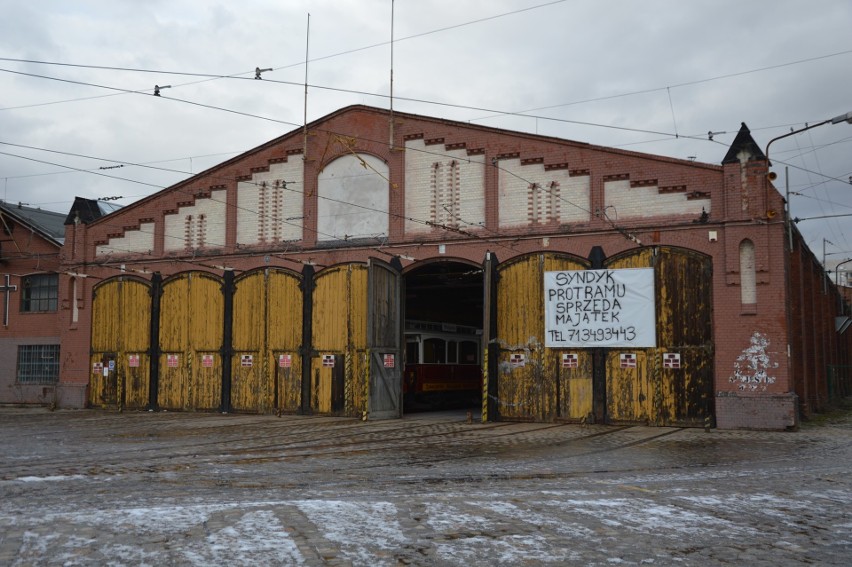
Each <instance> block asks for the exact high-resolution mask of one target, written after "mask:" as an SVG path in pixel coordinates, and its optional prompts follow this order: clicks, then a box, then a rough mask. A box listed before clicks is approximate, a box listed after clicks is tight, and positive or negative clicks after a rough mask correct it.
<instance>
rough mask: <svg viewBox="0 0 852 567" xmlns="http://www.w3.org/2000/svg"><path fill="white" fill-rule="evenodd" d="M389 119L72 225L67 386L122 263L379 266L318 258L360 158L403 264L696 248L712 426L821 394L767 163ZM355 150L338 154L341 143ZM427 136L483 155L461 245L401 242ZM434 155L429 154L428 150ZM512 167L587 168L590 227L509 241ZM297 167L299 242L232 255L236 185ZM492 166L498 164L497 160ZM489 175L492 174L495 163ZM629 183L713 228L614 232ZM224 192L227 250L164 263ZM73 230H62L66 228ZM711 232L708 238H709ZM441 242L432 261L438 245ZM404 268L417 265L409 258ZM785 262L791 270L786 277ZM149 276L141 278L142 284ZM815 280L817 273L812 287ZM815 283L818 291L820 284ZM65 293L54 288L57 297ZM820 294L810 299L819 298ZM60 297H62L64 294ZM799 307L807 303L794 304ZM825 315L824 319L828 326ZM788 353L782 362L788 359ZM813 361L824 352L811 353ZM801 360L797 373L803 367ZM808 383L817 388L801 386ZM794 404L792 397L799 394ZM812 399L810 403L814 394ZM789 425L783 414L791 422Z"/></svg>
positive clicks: (231, 167)
mask: <svg viewBox="0 0 852 567" xmlns="http://www.w3.org/2000/svg"><path fill="white" fill-rule="evenodd" d="M388 126H389V125H388V118H387V114H386V113H385V112H384V111H380V110H376V109H369V108H364V107H355V108H349V109H343V110H341V111H339V112H337V113H334V114H332V115H330V116H329V117H327V119H324V120H323V121H320V122H317V123H314V124H312V125H310V128H309V130H310V135H309V136H308V147H307V153H306V155H304V156H303V155H302V154H301V151H302V150H303V137H302V132H301V130H297V131H294V132H292V133H290V134H288V135H285V136H282V137H281V138H278V139H276V140H273V141H271V142H269V143H267V144H265V145H263V146H260V147H259V148H256V149H255V150H252V151H250V152H248V153H246V154H244V155H242V156H239V157H238V158H234V159H232V160H229V161H227V162H225V163H223V164H221V165H220V166H217V167H215V168H212V169H210V170H208V171H206V172H202V173H200V174H198V175H196V176H194V177H193V178H191V179H189V180H187V181H185V182H182V183H180V184H178V185H176V186H174V187H171V188H169V189H166V190H164V191H162V192H161V193H159V194H157V195H154V196H151V197H149V198H146V199H144V200H142V201H140V202H138V203H136V204H134V205H132V206H129V207H126V208H125V209H123V210H121V211H119V212H117V213H114V214H112V215H110V216H108V217H106V218H104V219H103V220H100V221H97V222H95V223H93V224H91V225H90V226H88V227H79V228H78V229H77V230H78V232H79V233H78V234H77V235H76V236H75V237H74V238H72V235H71V234H70V232H69V242H71V241H74V242H76V244H75V250H76V251H75V252H74V253H71V252H70V251H68V250H66V255H65V267H64V269H68V270H72V271H79V272H83V273H85V274H87V275H89V276H90V277H89V278H86V279H85V280H83V282H82V283H83V285H82V286H81V291H80V294H79V295H80V297H79V299H80V307H81V309H80V320H79V322H78V323H77V324H76V325H71V324H63V329H62V331H63V348H64V349H65V350H66V352H67V356H66V358H65V359H64V360H63V370H62V372H63V375H62V376H63V382H65V383H67V384H68V385H76V387H77V388H83V387H84V386H85V384H86V383H87V381H88V372H89V369H88V348H89V347H88V344H89V343H88V341H89V334H90V330H89V326H90V315H91V309H90V308H91V289H92V285H93V284H94V283H96V282H97V281H99V280H100V279H102V278H108V277H112V276H116V275H118V274H119V273H120V271H119V265H120V264H121V263H123V264H125V265H126V268H128V269H137V270H144V271H147V272H152V271H159V272H161V273H162V274H163V276H164V277H167V276H169V275H171V274H175V273H178V272H181V271H185V270H190V269H208V270H210V271H217V269H216V268H213V266H221V265H227V266H230V267H233V268H236V269H238V270H244V269H251V268H255V267H259V266H264V265H271V266H281V267H285V268H289V269H293V270H297V271H298V270H300V269H301V264H300V263H299V262H300V261H312V262H316V263H317V264H318V266H317V269H321V268H322V267H324V266H331V265H334V264H336V263H342V262H351V261H366V260H367V258H369V257H370V256H377V257H382V258H385V256H383V255H382V254H381V253H379V252H377V251H376V250H375V247H372V246H362V247H347V248H338V249H323V250H320V249H316V248H315V247H314V246H315V244H316V236H315V235H316V233H315V231H316V212H317V186H316V179H317V175H318V173H319V172H320V171H321V170H322V168H323V167H324V165H325V164H327V163H329V162H330V161H332V160H334V159H335V158H337V157H339V156H341V155H344V154H346V153H348V152H351V151H357V152H361V153H368V154H371V155H373V156H376V157H378V158H380V159H382V160H384V161H385V162H386V163H387V164H388V167H389V171H390V181H391V183H393V184H394V185H395V187H394V188H392V189H391V190H390V215H391V218H390V219H389V238H388V240H387V243H386V245H385V246H383V248H382V250H383V252H385V253H392V254H402V255H405V256H410V257H413V258H415V259H416V260H418V261H420V260H427V259H432V258H436V257H443V258H448V259H449V258H462V259H466V260H469V261H472V262H477V263H479V262H481V261H482V260H483V258H484V255H485V253H486V251H491V252H493V253H494V254H496V256H497V257H498V258H499V260H500V261H505V260H508V259H510V258H512V257H514V256H517V255H520V254H524V253H528V252H535V251H543V250H556V251H562V252H568V253H571V254H576V255H578V256H582V257H587V256H588V254H589V251H590V250H591V249H592V247H594V246H601V247H603V250H604V252H605V253H606V255H607V256H612V255H614V254H617V253H619V252H621V251H623V250H626V249H629V248H633V247H635V246H637V244H636V243H635V242H633V241H631V240H629V239H628V238H626V237H625V235H624V234H623V233H622V231H624V232H629V233H630V234H631V235H633V236H634V237H635V238H636V239H638V240H639V241H640V242H641V243H642V245H644V246H651V245H661V246H666V245H668V246H679V247H684V248H688V249H691V250H696V251H699V252H702V253H704V254H707V255H709V256H711V257H712V258H713V303H714V312H713V328H714V337H715V376H716V377H715V386H714V391H715V392H716V406H717V407H716V413H717V423H718V425H719V427H760V426H766V427H768V428H784V427H788V426H790V425H791V421H792V423H793V424H795V422H796V421H795V420H796V416H797V414H798V411H797V404H798V402H797V399H799V398H800V399H801V402H802V404H804V406H803V407H807V408H808V409H812V408H816V407H817V406H819V401H820V399H822V398H820V397H819V396H820V395H822V394H819V395H818V394H817V393H816V392H824V391H825V388H824V386H823V385H821V384H822V383H824V374H825V373H824V371H822V373H820V372H819V371H816V370H815V369H816V367H817V366H819V365H822V366H823V367H824V365H825V363H826V362H828V361H830V360H831V359H832V356H834V355H832V354H831V351H832V350H833V351H835V353H836V351H837V349H836V348H834V349H832V348H827V349H826V350H825V351H824V352H823V350H821V349H819V348H817V347H819V344H820V343H826V342H830V339H829V337H830V335H831V333H830V332H828V329H829V326H828V323H824V321H826V320H828V319H830V313H829V312H831V307H830V306H829V305H828V303H826V304H825V305H823V306H822V307H823V309H822V310H820V309H817V308H816V307H817V304H816V303H815V298H816V295H815V289H814V288H815V286H817V287H818V282H820V281H821V280H819V279H816V280H815V276H814V275H813V274H814V272H815V271H818V270H819V268H818V266H815V265H814V264H812V263H808V262H806V261H805V259H804V255H803V254H802V253H801V252H795V253H794V254H792V256H790V257H788V253H787V252H786V251H785V242H786V235H785V231H784V224H783V214H782V211H783V202H782V199H781V197H780V195H779V194H778V192H777V191H776V190H775V189H774V188H772V187H770V186H768V182H767V181H766V180H765V173H766V162H765V161H754V162H747V163H745V164H742V165H741V164H739V163H735V164H727V165H725V166H724V167H722V166H714V165H707V164H700V163H691V162H688V161H683V160H674V159H670V158H665V157H660V156H650V155H644V154H638V153H635V152H627V151H622V150H613V149H608V148H601V147H595V146H590V145H587V144H582V143H576V142H570V141H565V140H557V139H551V138H546V137H541V136H534V135H531V134H520V133H513V132H506V131H501V130H496V129H489V128H482V127H478V126H471V125H467V124H459V123H455V122H449V121H444V120H438V119H429V118H422V117H417V116H413V115H402V114H400V115H397V118H396V123H395V146H396V147H395V148H394V149H390V148H389V147H388ZM338 135H342V136H348V137H350V139H353V140H354V145H347V142H346V140H345V139H344V138H340V137H339V136H338ZM419 135H422V136H423V137H424V138H425V139H430V140H438V139H441V138H443V142H441V144H444V145H441V144H435V145H434V148H435V151H438V152H440V151H441V149H442V148H444V147H446V146H447V145H451V146H452V147H460V146H458V144H464V147H466V148H469V149H479V148H482V149H484V151H485V157H486V164H487V165H486V167H487V171H486V176H485V177H486V187H485V196H486V197H485V198H486V202H485V226H483V227H480V228H477V227H471V228H470V229H468V230H467V231H466V232H468V233H470V234H473V237H471V236H470V235H469V234H459V233H457V232H447V231H444V230H441V229H440V228H436V229H435V230H434V231H433V232H432V233H431V234H429V235H426V236H418V237H416V238H414V239H412V238H409V237H407V236H406V235H405V233H404V222H403V215H404V211H405V207H404V204H405V182H404V180H405V161H404V160H405V152H404V151H401V149H400V148H402V147H403V146H404V139H405V137H406V136H419ZM430 147H432V146H430ZM507 155H508V156H517V157H518V158H519V159H521V160H524V159H534V158H541V160H542V163H544V164H559V163H567V164H568V167H570V168H571V169H577V170H588V172H589V176H590V183H591V185H590V196H591V198H590V207H589V209H590V210H589V215H588V219H587V221H586V222H580V223H575V224H572V225H571V226H566V227H559V226H539V227H535V228H527V229H513V230H511V231H507V230H502V231H501V230H500V229H499V212H498V205H497V199H498V193H497V186H498V175H499V174H500V171H499V163H500V159H502V158H503V157H504V156H507ZM303 157H304V158H306V160H305V176H304V180H305V182H304V191H305V194H304V215H305V229H304V235H305V237H304V240H303V241H302V242H297V243H291V244H290V245H289V246H288V247H287V248H286V249H282V247H281V246H280V245H279V246H278V247H277V248H276V247H271V246H265V247H263V246H256V247H247V248H240V249H237V247H236V246H235V242H236V229H235V219H236V214H235V212H234V211H235V209H234V207H235V206H236V190H237V189H236V188H237V182H238V180H239V179H247V177H246V176H250V175H251V172H252V169H257V168H261V169H262V168H265V167H268V166H269V163H270V161H271V160H273V161H274V160H282V159H290V160H293V159H302V158H303ZM492 159H493V162H492ZM492 163H493V164H495V165H491V164H492ZM619 175H621V176H624V175H626V176H627V178H628V179H630V180H633V181H643V180H656V184H657V185H658V186H660V187H669V186H671V187H673V186H685V187H686V191H687V192H695V195H696V196H697V198H704V197H703V196H702V195H705V194H706V196H707V197H709V198H707V199H706V201H707V210H708V212H709V220H708V221H707V222H706V223H700V222H698V221H699V219H698V218H697V217H696V216H695V215H694V214H689V215H684V214H678V212H677V211H671V212H670V214H666V215H662V216H657V217H655V218H652V219H647V218H644V219H643V218H633V219H630V220H625V221H619V222H618V227H617V230H616V228H615V227H614V226H613V223H612V222H611V221H610V220H607V219H606V218H605V217H604V216H603V215H602V214H600V212H601V211H602V210H603V209H604V206H605V202H606V196H605V194H604V190H605V188H604V183H605V178H607V177H608V176H619ZM214 187H217V188H221V187H224V188H225V189H226V190H227V194H228V198H227V202H228V213H227V219H228V222H229V226H228V229H227V238H226V246H225V247H224V249H222V250H199V251H196V254H195V255H194V256H193V257H191V258H190V257H186V256H184V255H182V254H172V255H169V256H163V255H162V238H163V233H162V225H163V222H162V221H163V215H164V214H165V213H166V212H168V211H173V210H175V209H176V208H178V207H179V203H182V202H187V201H188V200H191V199H197V198H204V197H203V195H202V196H200V197H196V195H199V194H203V193H205V192H209V190H210V189H211V188H214ZM144 219H154V220H155V222H156V223H157V229H156V233H155V234H156V236H155V243H157V244H156V245H155V253H154V254H153V255H151V256H148V255H139V254H137V255H133V256H128V257H126V258H110V259H109V261H108V262H104V260H103V259H96V258H95V255H94V250H95V245H96V243H97V242H102V241H104V240H105V239H107V238H108V235H110V234H116V233H120V232H121V231H122V230H123V228H122V227H125V226H137V225H138V224H139V223H140V221H143V220H144ZM71 228H73V227H69V231H70V230H71ZM711 232H715V238H714V239H711ZM745 238H748V239H749V240H751V241H752V242H753V243H754V245H755V252H756V254H755V256H756V279H757V303H756V305H754V306H753V308H752V307H749V308H744V306H743V305H742V302H741V297H740V289H741V288H740V286H741V280H740V273H739V270H740V264H739V246H740V243H741V242H742V240H743V239H745ZM439 244H444V245H446V252H445V254H439V252H438V245H439ZM403 264H404V266H405V267H408V266H410V265H412V262H411V261H408V260H404V261H403ZM788 265H789V270H788ZM143 277H149V276H143ZM816 277H817V278H818V276H816ZM815 281H816V282H817V283H815ZM67 288H68V286H67V285H62V286H61V290H62V291H64V292H65V293H66V294H67V293H68V292H67ZM818 292H819V290H818V289H817V290H816V293H818ZM64 299H65V300H68V299H69V298H67V297H65V298H64ZM802 302H804V305H802ZM826 315H829V316H828V317H827V316H826ZM756 336H758V337H760V340H761V341H763V340H765V341H768V342H767V345H766V348H765V351H766V352H765V353H764V354H765V355H766V356H767V357H768V365H767V368H766V373H767V376H766V377H767V378H771V380H769V379H767V380H764V381H762V382H758V383H744V382H743V381H741V380H739V379H738V378H737V376H736V372H735V369H736V367H737V364H738V361H739V364H740V366H741V367H742V365H743V364H745V359H744V358H743V356H744V355H745V356H746V358H747V357H748V350H749V348H751V347H752V346H753V345H752V341H753V340H754V338H755V337H756ZM788 345H790V354H791V356H790V357H788ZM817 350H819V353H820V354H819V355H817V353H816V351H817ZM803 361H804V363H803ZM811 375H812V376H813V379H811V378H809V377H810V376H811ZM796 394H799V396H798V398H797V395H796ZM814 396H816V397H814ZM791 416H792V417H791Z"/></svg>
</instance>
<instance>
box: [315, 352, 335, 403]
mask: <svg viewBox="0 0 852 567" xmlns="http://www.w3.org/2000/svg"><path fill="white" fill-rule="evenodd" d="M325 354H329V353H325ZM311 368H312V369H313V372H312V373H311V410H312V411H314V412H316V413H331V380H332V373H333V372H334V368H333V367H330V366H323V364H322V355H321V356H315V357H313V358H312V359H311Z"/></svg>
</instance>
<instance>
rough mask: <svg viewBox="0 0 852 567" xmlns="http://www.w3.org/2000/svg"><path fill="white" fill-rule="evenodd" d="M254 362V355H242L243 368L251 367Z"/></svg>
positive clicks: (241, 363)
mask: <svg viewBox="0 0 852 567" xmlns="http://www.w3.org/2000/svg"><path fill="white" fill-rule="evenodd" d="M253 364H254V356H252V355H250V354H244V355H242V356H241V357H240V366H242V367H243V368H251V367H252V365H253Z"/></svg>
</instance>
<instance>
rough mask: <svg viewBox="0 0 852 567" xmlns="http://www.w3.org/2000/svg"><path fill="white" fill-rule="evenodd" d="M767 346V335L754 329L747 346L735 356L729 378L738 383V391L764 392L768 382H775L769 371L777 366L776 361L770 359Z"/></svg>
mask: <svg viewBox="0 0 852 567" xmlns="http://www.w3.org/2000/svg"><path fill="white" fill-rule="evenodd" d="M768 347H769V337H767V336H766V335H764V334H762V333H759V332H757V331H755V332H754V334H753V335H752V336H751V339H750V341H749V346H748V347H746V348H745V349H743V351H742V353H740V355H739V356H738V357H737V360H736V361H735V362H734V373H733V374H732V375H731V377H730V378H729V380H730V382H731V383H733V384H738V385H739V389H740V391H748V392H757V391H760V392H765V391H766V388H767V387H768V386H769V384H774V383H775V376H771V375H770V372H771V371H772V370H773V369H775V368H778V363H777V362H773V361H772V357H771V356H770V355H771V354H772V353H770V352H769V350H768Z"/></svg>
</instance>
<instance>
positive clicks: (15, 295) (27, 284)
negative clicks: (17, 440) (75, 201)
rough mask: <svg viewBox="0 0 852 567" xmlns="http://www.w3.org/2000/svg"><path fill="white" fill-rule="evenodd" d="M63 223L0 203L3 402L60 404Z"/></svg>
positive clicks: (29, 209)
mask: <svg viewBox="0 0 852 567" xmlns="http://www.w3.org/2000/svg"><path fill="white" fill-rule="evenodd" d="M64 220H65V215H62V214H58V213H53V212H50V211H43V210H41V209H36V208H32V207H29V206H25V205H23V204H17V205H13V204H10V203H2V202H0V231H2V232H0V310H2V313H0V323H2V326H0V369H2V370H0V403H15V404H18V403H21V404H45V405H51V404H54V405H55V404H56V403H57V398H56V395H57V392H56V384H57V382H58V381H59V367H60V358H59V357H60V348H59V345H60V337H59V334H60V333H59V327H60V325H59V317H60V305H59V299H58V298H59V276H58V275H57V273H56V271H57V269H58V267H59V250H60V248H61V246H62V239H63V238H64V236H65V227H64V226H63V224H64V222H63V221H64Z"/></svg>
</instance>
